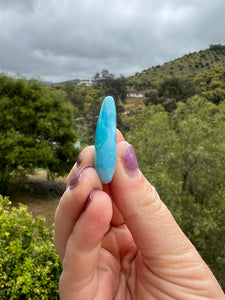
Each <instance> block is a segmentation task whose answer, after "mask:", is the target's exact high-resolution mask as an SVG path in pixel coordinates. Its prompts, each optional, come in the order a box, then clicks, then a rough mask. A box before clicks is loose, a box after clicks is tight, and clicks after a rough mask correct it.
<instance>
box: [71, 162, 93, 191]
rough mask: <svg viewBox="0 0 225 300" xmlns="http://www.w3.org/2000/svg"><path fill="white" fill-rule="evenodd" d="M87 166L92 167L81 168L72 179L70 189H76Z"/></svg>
mask: <svg viewBox="0 0 225 300" xmlns="http://www.w3.org/2000/svg"><path fill="white" fill-rule="evenodd" d="M86 168H90V166H84V167H83V168H81V169H80V170H79V171H78V172H77V173H76V174H75V175H74V176H73V178H72V180H71V181H70V190H72V189H74V188H75V186H76V185H77V184H78V182H79V178H80V174H81V173H82V172H83V170H84V169H86Z"/></svg>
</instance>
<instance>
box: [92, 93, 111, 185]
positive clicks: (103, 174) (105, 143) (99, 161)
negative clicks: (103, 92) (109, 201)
mask: <svg viewBox="0 0 225 300" xmlns="http://www.w3.org/2000/svg"><path fill="white" fill-rule="evenodd" d="M115 161H116V107H115V102H114V99H113V98H112V97H111V96H108V97H106V98H105V99H104V101H103V103H102V107H101V110H100V113H99V117H98V122H97V127H96V133H95V168H96V170H97V173H98V175H99V177H100V179H101V181H102V182H103V183H109V182H110V181H111V180H112V178H113V174H114V170H115Z"/></svg>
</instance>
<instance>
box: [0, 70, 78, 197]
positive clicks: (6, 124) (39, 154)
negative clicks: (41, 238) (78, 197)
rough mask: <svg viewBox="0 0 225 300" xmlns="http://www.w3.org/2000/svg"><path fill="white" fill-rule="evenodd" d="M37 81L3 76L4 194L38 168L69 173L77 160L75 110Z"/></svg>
mask: <svg viewBox="0 0 225 300" xmlns="http://www.w3.org/2000/svg"><path fill="white" fill-rule="evenodd" d="M64 97H65V95H64V94H63V93H62V92H60V91H55V90H54V91H53V90H52V89H51V88H49V87H47V86H44V85H42V84H40V83H38V82H37V81H36V80H30V81H26V80H25V79H21V78H20V79H13V78H9V77H7V76H5V75H1V76H0V190H1V192H2V193H4V194H5V193H6V192H7V188H8V184H9V182H10V180H12V179H13V177H18V176H21V175H23V176H25V175H26V174H27V172H29V171H32V170H34V168H36V167H42V168H44V169H46V170H47V171H48V175H49V177H54V176H58V175H63V174H65V173H67V172H68V171H69V169H70V167H71V165H72V164H73V162H74V160H75V159H76V156H77V150H75V149H74V146H73V144H74V142H75V141H76V134H75V132H74V129H73V112H72V106H71V105H70V104H69V103H66V102H65V101H64Z"/></svg>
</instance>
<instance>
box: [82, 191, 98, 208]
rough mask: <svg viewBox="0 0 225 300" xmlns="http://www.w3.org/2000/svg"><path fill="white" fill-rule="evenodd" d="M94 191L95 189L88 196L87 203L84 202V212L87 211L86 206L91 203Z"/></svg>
mask: <svg viewBox="0 0 225 300" xmlns="http://www.w3.org/2000/svg"><path fill="white" fill-rule="evenodd" d="M95 191H97V189H93V190H92V191H91V192H90V194H89V196H88V198H87V201H86V203H85V207H84V210H85V209H87V207H88V205H89V204H90V203H91V201H92V195H93V193H94V192H95Z"/></svg>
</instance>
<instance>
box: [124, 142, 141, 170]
mask: <svg viewBox="0 0 225 300" xmlns="http://www.w3.org/2000/svg"><path fill="white" fill-rule="evenodd" d="M124 159H125V162H126V166H127V168H128V169H129V170H135V169H137V168H138V162H137V158H136V155H135V152H134V148H133V147H132V146H131V145H129V146H128V147H127V149H126V151H125V153H124Z"/></svg>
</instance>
